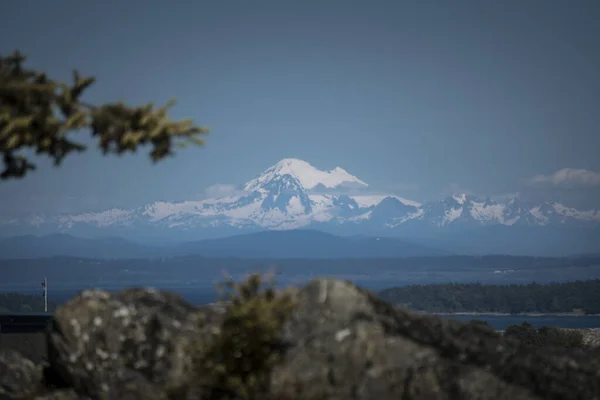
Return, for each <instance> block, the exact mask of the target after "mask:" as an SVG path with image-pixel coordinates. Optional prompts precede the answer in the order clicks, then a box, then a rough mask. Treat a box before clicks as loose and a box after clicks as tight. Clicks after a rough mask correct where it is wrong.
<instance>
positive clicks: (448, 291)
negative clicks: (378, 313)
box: [379, 279, 600, 315]
mask: <svg viewBox="0 0 600 400" xmlns="http://www.w3.org/2000/svg"><path fill="white" fill-rule="evenodd" d="M379 295H380V296H381V297H382V298H383V299H384V300H386V301H388V302H390V303H393V304H396V305H401V306H406V307H409V308H411V309H414V310H418V311H424V312H428V313H488V314H587V315H590V314H600V280H598V279H596V280H586V281H576V282H567V283H552V284H544V285H541V284H536V283H531V284H526V285H516V284H514V285H485V284H480V283H446V284H431V285H410V286H402V287H394V288H390V289H385V290H383V291H381V292H379Z"/></svg>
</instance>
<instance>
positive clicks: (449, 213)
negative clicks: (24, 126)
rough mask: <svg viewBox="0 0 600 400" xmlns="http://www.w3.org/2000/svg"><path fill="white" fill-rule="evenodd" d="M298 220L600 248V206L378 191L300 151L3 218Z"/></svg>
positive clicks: (241, 223) (445, 240)
mask: <svg viewBox="0 0 600 400" xmlns="http://www.w3.org/2000/svg"><path fill="white" fill-rule="evenodd" d="M296 229H303V230H306V229H309V230H317V231H322V232H327V233H331V234H335V235H338V236H339V235H344V236H351V235H367V236H371V237H374V236H378V237H380V238H384V237H385V238H403V239H407V240H410V241H411V242H412V243H414V244H419V245H424V246H426V247H431V248H438V249H441V250H442V251H451V252H462V253H477V254H479V253H506V254H526V255H565V254H575V253H596V252H598V251H600V210H598V209H588V210H581V209H577V208H574V207H569V206H568V205H565V204H562V203H560V202H554V201H552V200H548V201H545V202H541V203H536V204H532V203H528V202H525V201H523V200H520V199H518V198H506V199H500V200H498V199H493V200H492V199H491V198H489V197H478V196H472V195H467V194H464V193H457V194H454V195H452V196H449V197H446V198H443V199H440V200H437V201H433V202H428V203H424V204H421V203H420V202H417V201H413V200H409V199H407V198H405V197H401V196H397V195H392V194H380V193H377V194H374V193H373V192H372V191H370V188H369V185H368V184H367V183H366V182H364V181H363V180H361V179H359V178H357V177H356V176H354V175H352V174H350V173H349V172H347V171H346V170H344V169H342V168H340V167H337V168H335V169H333V170H330V171H323V170H319V169H317V168H315V167H313V166H312V165H310V164H309V163H307V162H305V161H302V160H298V159H293V158H288V159H283V160H281V161H279V162H278V163H277V164H275V165H273V166H271V167H270V168H268V169H266V170H265V171H264V172H263V173H262V174H260V175H258V176H256V177H254V178H253V179H251V180H250V181H248V182H247V183H246V184H244V185H242V186H241V187H240V188H239V191H238V192H237V193H235V195H230V196H224V197H218V198H210V199H204V200H197V201H183V202H167V201H157V202H153V203H150V204H146V205H142V206H140V207H136V208H132V209H126V208H113V209H109V210H99V211H90V212H86V213H78V214H61V215H40V214H32V215H30V216H28V217H26V218H22V219H11V220H5V221H0V234H1V235H3V236H4V237H7V236H15V235H31V234H34V235H46V234H55V233H69V234H71V235H77V236H82V237H99V236H103V237H106V236H119V237H123V238H128V239H131V240H135V241H140V242H149V241H150V240H155V241H158V240H163V239H165V238H169V239H170V240H173V241H181V242H182V241H187V242H189V241H193V240H201V239H216V238H222V237H226V236H232V235H240V234H245V233H256V232H261V231H265V230H267V231H273V230H274V231H286V230H296ZM271 239H272V238H271Z"/></svg>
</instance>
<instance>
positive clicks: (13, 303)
mask: <svg viewBox="0 0 600 400" xmlns="http://www.w3.org/2000/svg"><path fill="white" fill-rule="evenodd" d="M55 309H56V304H54V303H52V302H50V301H49V302H48V312H54V310H55ZM41 312H44V298H43V297H42V295H41V292H40V295H39V296H34V295H31V294H22V293H0V313H25V314H26V313H41Z"/></svg>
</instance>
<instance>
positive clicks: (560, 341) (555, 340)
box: [504, 322, 584, 348]
mask: <svg viewBox="0 0 600 400" xmlns="http://www.w3.org/2000/svg"><path fill="white" fill-rule="evenodd" d="M504 335H505V336H508V337H513V338H516V339H518V340H519V341H521V342H522V343H524V344H526V345H527V346H529V347H534V348H541V347H546V346H553V347H564V348H580V347H584V342H583V334H582V333H581V332H579V331H575V330H566V329H559V328H553V327H542V328H540V329H537V330H536V329H535V328H534V327H533V326H532V325H531V324H529V323H528V322H523V323H522V324H521V325H511V326H509V327H508V328H506V330H505V331H504Z"/></svg>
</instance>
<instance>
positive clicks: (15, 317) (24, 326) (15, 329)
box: [0, 314, 52, 335]
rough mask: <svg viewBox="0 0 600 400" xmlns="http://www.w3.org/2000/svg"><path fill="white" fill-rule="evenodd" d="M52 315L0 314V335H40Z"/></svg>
mask: <svg viewBox="0 0 600 400" xmlns="http://www.w3.org/2000/svg"><path fill="white" fill-rule="evenodd" d="M51 319H52V314H0V335H3V334H8V333H41V332H45V331H46V327H47V326H48V324H49V323H50V320H51Z"/></svg>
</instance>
